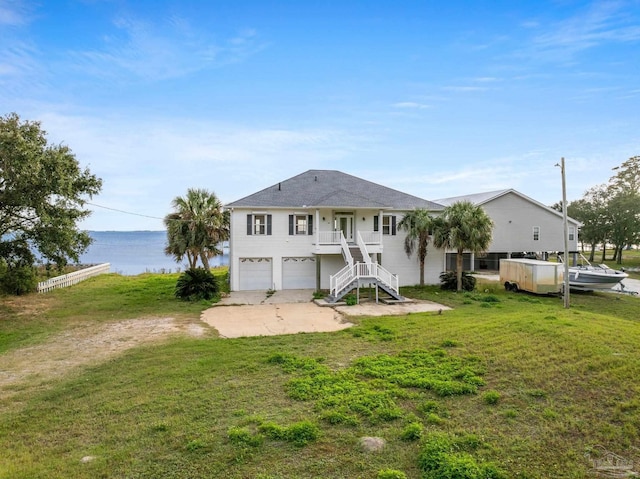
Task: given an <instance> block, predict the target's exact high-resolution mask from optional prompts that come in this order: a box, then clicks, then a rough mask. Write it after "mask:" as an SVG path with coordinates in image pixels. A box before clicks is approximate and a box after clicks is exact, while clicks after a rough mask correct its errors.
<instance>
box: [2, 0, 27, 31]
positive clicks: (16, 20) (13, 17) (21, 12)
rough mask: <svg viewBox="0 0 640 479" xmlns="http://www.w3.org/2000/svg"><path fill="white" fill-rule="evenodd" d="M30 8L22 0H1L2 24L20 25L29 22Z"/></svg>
mask: <svg viewBox="0 0 640 479" xmlns="http://www.w3.org/2000/svg"><path fill="white" fill-rule="evenodd" d="M29 21H30V8H29V6H28V5H27V4H26V3H25V2H22V1H20V0H0V26H3V25H5V26H11V27H18V26H22V25H25V24H27V23H29Z"/></svg>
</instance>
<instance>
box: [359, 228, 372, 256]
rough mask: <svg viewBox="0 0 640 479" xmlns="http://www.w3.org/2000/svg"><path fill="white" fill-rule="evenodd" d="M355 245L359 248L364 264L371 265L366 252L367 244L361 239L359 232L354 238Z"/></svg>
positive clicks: (367, 251)
mask: <svg viewBox="0 0 640 479" xmlns="http://www.w3.org/2000/svg"><path fill="white" fill-rule="evenodd" d="M356 243H357V244H358V248H360V252H361V253H362V258H363V259H364V261H365V263H369V264H371V255H370V254H369V250H367V244H366V243H365V242H364V240H363V239H362V235H361V234H360V232H359V231H358V234H357V236H356Z"/></svg>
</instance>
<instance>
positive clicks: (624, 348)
mask: <svg viewBox="0 0 640 479" xmlns="http://www.w3.org/2000/svg"><path fill="white" fill-rule="evenodd" d="M176 278H177V275H141V276H136V277H122V276H118V275H105V276H100V277H97V278H93V279H91V280H89V281H86V282H84V283H81V284H79V285H77V286H75V287H72V288H69V289H66V290H59V291H56V292H55V293H54V294H52V295H37V296H36V295H34V296H29V297H27V298H24V299H19V300H14V299H11V298H5V299H3V300H0V315H1V316H0V317H1V318H2V320H1V321H0V353H1V352H2V351H8V350H11V349H15V348H19V347H23V346H25V345H29V344H34V343H37V342H40V341H44V340H46V339H47V338H48V337H49V336H50V335H51V334H53V333H54V332H59V331H61V330H64V329H68V328H71V327H74V326H76V325H81V324H87V323H104V322H109V321H115V320H119V319H130V318H136V317H150V316H162V317H165V316H174V317H175V316H178V317H185V318H196V317H198V315H199V312H200V311H201V310H202V309H203V308H205V307H207V306H208V305H207V304H204V303H196V304H192V303H185V302H182V301H178V300H176V299H175V298H173V296H172V294H173V287H174V285H175V280H176ZM402 292H403V294H405V295H408V296H411V297H416V298H424V299H430V300H434V301H438V302H440V303H442V304H445V305H448V306H451V307H453V308H454V309H453V310H451V311H443V312H442V314H437V313H413V314H409V315H406V316H400V317H375V318H364V319H361V320H359V325H358V326H356V327H354V328H351V329H347V330H344V331H340V332H336V333H327V334H320V333H314V334H298V335H290V336H272V337H258V338H241V339H231V340H222V339H217V338H211V337H207V338H200V339H195V338H194V339H191V338H186V337H179V336H176V337H175V338H174V339H173V340H171V341H169V342H164V343H162V344H157V345H152V346H146V347H140V348H136V349H132V350H129V352H128V353H126V354H124V355H122V356H120V357H118V358H115V359H112V360H110V361H108V362H106V363H103V364H100V365H97V366H92V367H88V368H85V369H84V370H82V371H80V372H78V373H76V374H72V375H70V376H68V377H67V378H66V379H63V380H59V381H57V382H53V383H51V385H50V387H49V388H48V389H46V390H39V391H36V392H33V391H31V392H29V393H27V392H24V393H21V392H20V391H17V393H16V394H17V396H16V397H15V403H17V404H19V407H17V406H15V405H13V406H12V407H9V405H8V404H6V403H3V402H2V401H1V400H0V449H1V450H2V451H3V453H2V455H0V478H94V477H128V478H136V477H178V478H179V477H183V478H187V477H227V478H245V477H251V478H263V479H267V478H271V479H276V478H293V477H295V478H326V477H331V478H376V477H378V474H379V473H380V472H381V471H395V472H393V474H395V473H396V472H397V473H398V474H397V476H398V477H401V474H405V475H406V477H409V478H419V477H437V474H448V473H449V472H450V469H451V468H455V467H466V468H467V470H468V471H471V472H473V471H476V472H475V473H477V474H485V476H483V477H510V478H520V479H525V478H527V479H532V478H582V477H585V476H587V475H588V462H587V460H586V458H585V454H587V453H589V452H590V451H592V450H593V449H594V448H596V446H598V445H602V446H605V447H606V448H607V449H609V450H612V451H614V452H616V453H618V454H621V455H623V456H627V457H637V454H638V452H637V449H636V448H638V447H640V400H638V397H640V394H639V393H640V386H638V382H637V378H638V376H639V375H640V358H638V355H637V345H638V344H639V343H640V327H639V326H640V324H639V322H638V314H637V311H638V308H639V307H640V299H638V298H633V297H627V296H617V295H615V296H614V295H610V294H605V293H597V294H575V295H572V297H571V299H572V307H571V309H569V310H565V309H563V307H562V300H561V299H559V298H554V297H537V296H533V295H527V294H514V293H506V292H504V291H503V289H502V288H500V287H499V285H497V284H493V283H479V285H478V290H477V291H475V292H472V293H462V294H457V293H449V292H442V291H440V290H439V289H438V288H437V287H425V288H418V287H416V288H405V289H404V290H403V291H402ZM0 360H1V358H0ZM416 371H420V374H418V375H416V374H414V373H415V372H416ZM434 378H437V379H439V380H442V381H448V380H452V381H454V383H455V384H463V385H464V384H470V385H473V388H462V389H463V390H462V391H461V393H460V394H449V395H447V394H440V393H439V391H440V389H438V388H434V387H427V386H429V385H431V386H432V385H433V383H431V382H430V381H432V380H434ZM455 381H459V382H455ZM445 391H446V389H445ZM367 411H369V412H371V414H370V413H369V412H367ZM362 436H381V437H383V438H385V439H386V441H387V446H386V447H385V449H384V450H383V451H381V452H378V453H366V452H364V451H363V450H362V449H361V448H360V447H359V445H358V440H359V438H360V437H362ZM86 457H91V458H93V460H88V461H87V462H83V461H82V459H83V458H86ZM447 468H449V469H447ZM491 471H494V472H491ZM500 471H502V472H503V473H504V474H505V475H504V476H500V473H501V472H500ZM471 472H469V474H471ZM389 474H391V472H390V473H389ZM429 474H431V475H429ZM491 474H493V475H491ZM446 477H449V476H446ZM451 477H474V476H472V475H467V476H451Z"/></svg>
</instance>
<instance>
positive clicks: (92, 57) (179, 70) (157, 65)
mask: <svg viewBox="0 0 640 479" xmlns="http://www.w3.org/2000/svg"><path fill="white" fill-rule="evenodd" d="M114 26H115V27H116V31H115V32H114V33H112V34H109V35H105V36H104V37H103V42H102V47H101V48H98V49H94V50H80V51H73V52H71V53H70V55H71V57H72V58H73V59H74V61H75V66H76V68H78V69H79V70H81V71H82V72H84V73H89V74H91V75H95V76H100V77H122V75H123V74H132V75H133V76H134V77H138V78H143V79H145V80H163V79H170V78H178V77H183V76H187V75H189V74H191V73H194V72H197V71H200V70H204V69H207V68H211V67H214V66H220V65H224V64H228V63H235V62H238V61H242V60H244V59H246V58H247V57H248V56H250V55H252V54H255V53H257V52H258V51H260V50H261V49H263V48H265V44H264V43H262V42H261V41H260V38H259V35H258V34H257V32H256V31H255V30H251V29H245V30H241V31H239V32H237V33H236V34H235V35H234V36H232V37H230V38H228V39H227V40H225V41H222V42H217V41H215V40H214V39H213V38H212V35H211V34H210V33H208V32H202V31H199V30H197V29H195V28H193V27H192V26H191V25H190V23H189V22H188V21H187V20H186V19H184V18H180V17H175V16H174V17H170V18H168V19H167V20H166V21H165V22H164V23H163V24H154V23H151V22H148V21H144V20H140V19H137V18H134V17H125V16H121V17H119V18H117V19H116V20H115V21H114Z"/></svg>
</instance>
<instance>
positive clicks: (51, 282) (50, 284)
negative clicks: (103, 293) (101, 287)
mask: <svg viewBox="0 0 640 479" xmlns="http://www.w3.org/2000/svg"><path fill="white" fill-rule="evenodd" d="M110 269H111V265H110V264H109V263H103V264H99V265H96V266H91V267H89V268H85V269H81V270H80V271H74V272H73V273H68V274H63V275H62V276H56V277H55V278H50V279H48V280H46V281H41V282H40V283H38V293H46V292H48V291H51V290H52V289H56V288H66V287H67V286H71V285H74V284H77V283H79V282H80V281H84V280H85V279H88V278H91V277H93V276H97V275H99V274H104V273H108V272H109V270H110Z"/></svg>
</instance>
